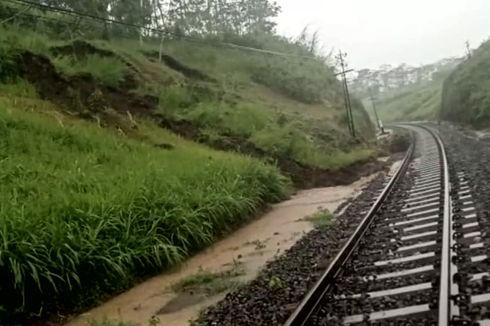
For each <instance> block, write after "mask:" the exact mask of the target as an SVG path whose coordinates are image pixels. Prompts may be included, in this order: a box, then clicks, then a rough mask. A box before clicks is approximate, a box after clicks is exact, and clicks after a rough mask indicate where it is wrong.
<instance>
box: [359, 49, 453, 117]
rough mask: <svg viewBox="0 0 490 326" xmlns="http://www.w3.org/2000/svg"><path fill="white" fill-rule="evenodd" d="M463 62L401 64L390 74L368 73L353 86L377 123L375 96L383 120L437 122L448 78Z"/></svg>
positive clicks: (381, 72) (376, 71)
mask: <svg viewBox="0 0 490 326" xmlns="http://www.w3.org/2000/svg"><path fill="white" fill-rule="evenodd" d="M459 62H461V59H460V58H446V59H442V60H439V61H437V62H435V63H433V64H428V65H424V66H420V67H410V66H407V65H401V66H399V67H397V68H394V69H391V70H387V71H386V70H380V71H378V70H364V71H367V72H365V74H364V75H361V76H360V77H358V78H357V79H356V80H355V81H354V84H353V86H354V89H355V91H356V92H357V94H358V95H359V96H362V97H364V99H363V102H364V105H365V107H366V108H367V110H368V112H369V114H370V115H371V118H372V120H373V121H375V117H374V111H373V108H372V102H371V99H370V95H371V94H373V95H375V97H376V106H377V110H378V115H379V118H380V119H381V120H382V121H385V122H393V121H417V120H435V119H438V118H439V113H440V107H441V98H442V84H443V82H444V79H445V78H446V77H447V76H448V75H449V74H450V72H451V71H452V70H453V69H454V68H455V67H456V66H457V64H458V63H459ZM366 74H367V75H366Z"/></svg>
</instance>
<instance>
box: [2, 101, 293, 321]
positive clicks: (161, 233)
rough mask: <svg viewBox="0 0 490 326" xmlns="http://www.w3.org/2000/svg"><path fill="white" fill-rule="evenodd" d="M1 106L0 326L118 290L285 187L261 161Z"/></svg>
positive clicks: (172, 139)
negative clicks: (162, 145) (164, 145)
mask: <svg viewBox="0 0 490 326" xmlns="http://www.w3.org/2000/svg"><path fill="white" fill-rule="evenodd" d="M0 104H1V107H0V135H1V136H0V149H1V150H0V180H1V185H0V188H1V191H0V201H1V203H2V205H1V208H0V238H1V242H0V253H1V255H0V276H1V279H2V282H1V283H0V293H2V295H1V296H0V324H2V325H5V324H9V323H12V322H13V319H12V318H13V317H15V315H23V316H24V317H25V316H26V315H29V314H31V315H32V314H38V313H43V312H44V311H57V310H58V309H60V308H65V309H74V308H77V307H86V306H88V305H90V304H93V303H94V302H95V301H96V300H97V299H100V298H101V297H104V296H105V295H107V294H111V293H114V292H117V291H121V290H122V289H125V288H127V287H128V286H129V285H131V284H132V283H134V282H135V280H137V279H138V278H140V277H143V276H145V275H148V274H151V273H155V272H158V271H160V270H161V269H162V268H164V267H169V266H173V265H175V264H177V263H179V262H180V261H182V260H183V259H184V258H185V257H187V256H188V255H189V254H191V253H192V252H194V251H196V250H198V249H200V248H202V247H204V246H206V245H208V244H210V243H211V242H212V241H213V240H214V239H216V237H217V236H219V235H220V234H222V233H223V232H226V231H228V230H230V229H231V228H233V226H234V225H237V224H239V223H242V222H243V221H245V220H246V219H247V218H250V217H251V216H253V214H254V213H256V212H257V210H258V209H260V208H261V207H262V206H263V205H264V204H265V203H267V202H271V201H277V200H279V199H281V198H284V197H285V195H286V192H287V190H286V189H287V182H286V180H285V179H284V178H283V177H282V176H281V175H280V174H279V172H278V171H277V169H276V168H274V167H271V166H266V165H265V164H264V163H261V162H260V161H257V160H253V159H250V158H246V157H242V156H236V155H232V154H228V153H224V152H216V151H213V150H210V149H207V148H205V147H202V146H199V145H193V144H192V143H188V142H186V141H183V140H181V139H179V138H178V137H175V136H171V135H170V134H168V135H166V136H165V137H166V140H167V141H169V142H171V143H173V149H169V150H162V149H158V148H155V147H153V146H151V145H149V144H144V143H141V142H136V141H131V140H128V139H126V138H121V137H119V136H117V135H114V134H112V133H110V132H109V131H105V130H101V129H98V128H96V127H92V126H91V125H88V124H87V125H83V126H79V125H78V124H67V123H66V122H65V123H63V126H62V125H61V124H60V122H59V121H56V119H53V118H50V117H47V116H45V115H44V116H41V115H38V114H34V113H29V112H20V111H19V110H18V109H13V108H12V107H9V106H6V102H5V101H2V102H0Z"/></svg>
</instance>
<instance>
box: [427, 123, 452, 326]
mask: <svg viewBox="0 0 490 326" xmlns="http://www.w3.org/2000/svg"><path fill="white" fill-rule="evenodd" d="M418 127H419V128H422V129H424V130H426V131H428V132H429V133H430V134H431V135H432V136H433V137H434V139H435V140H436V142H437V146H438V147H439V152H440V154H441V161H442V162H441V165H442V170H443V171H442V175H443V178H444V183H443V186H444V189H443V194H444V201H443V203H444V207H443V225H442V250H441V271H440V282H439V314H438V325H439V326H447V325H449V322H450V320H451V319H452V316H454V315H457V314H458V311H457V310H458V309H457V308H456V306H455V305H453V304H452V301H451V296H452V295H453V294H454V293H452V291H451V290H452V288H453V284H452V282H453V280H452V275H453V273H452V269H454V267H455V266H453V264H452V261H451V256H452V242H453V241H452V234H453V223H452V216H451V215H452V212H451V196H450V192H451V184H450V179H449V168H448V162H447V156H446V150H445V149H444V144H443V142H442V139H441V137H440V136H439V133H438V132H436V131H435V130H433V129H432V128H428V127H426V126H423V125H418Z"/></svg>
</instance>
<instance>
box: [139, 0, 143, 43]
mask: <svg viewBox="0 0 490 326" xmlns="http://www.w3.org/2000/svg"><path fill="white" fill-rule="evenodd" d="M140 14H141V18H143V0H140ZM141 25H143V19H141ZM143 31H144V29H143V28H141V29H140V47H143Z"/></svg>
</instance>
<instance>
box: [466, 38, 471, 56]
mask: <svg viewBox="0 0 490 326" xmlns="http://www.w3.org/2000/svg"><path fill="white" fill-rule="evenodd" d="M465 45H466V54H467V56H468V59H471V49H470V41H466V43H465Z"/></svg>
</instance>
